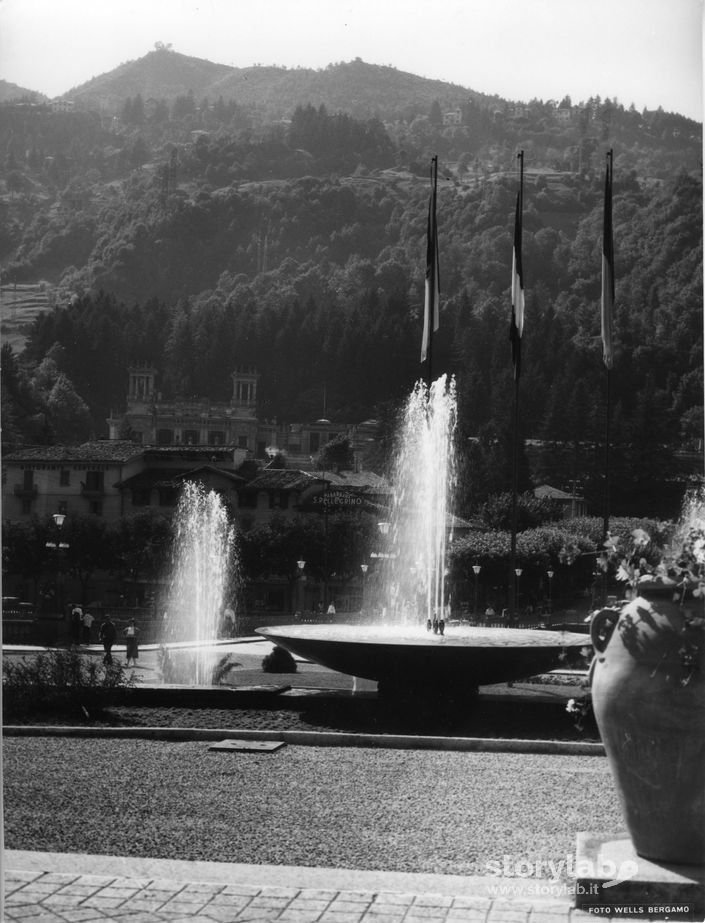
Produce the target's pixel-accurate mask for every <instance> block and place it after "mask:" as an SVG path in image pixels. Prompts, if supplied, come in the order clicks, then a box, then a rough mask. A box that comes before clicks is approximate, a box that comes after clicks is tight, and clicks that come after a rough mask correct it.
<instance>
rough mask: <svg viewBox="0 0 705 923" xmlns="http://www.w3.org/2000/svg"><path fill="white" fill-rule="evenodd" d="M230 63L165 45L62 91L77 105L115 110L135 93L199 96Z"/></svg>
mask: <svg viewBox="0 0 705 923" xmlns="http://www.w3.org/2000/svg"><path fill="white" fill-rule="evenodd" d="M232 70H233V68H232V67H227V66H226V65H224V64H213V63H212V62H211V61H205V60H203V59H202V58H192V57H188V56H186V55H182V54H177V53H176V52H174V51H170V50H168V49H166V48H159V49H156V50H155V51H151V52H149V54H146V55H145V56H144V57H142V58H139V59H138V60H137V61H128V62H126V63H125V64H121V65H120V66H119V67H116V68H115V69H114V70H112V71H109V72H108V73H106V74H101V75H100V76H99V77H94V78H93V79H92V80H89V81H88V82H87V83H84V84H81V85H80V86H78V87H74V88H73V89H72V90H69V91H68V93H65V94H64V97H63V98H65V99H72V100H74V102H75V103H76V104H77V105H78V106H79V107H80V108H87V109H102V110H105V111H108V112H109V111H115V112H117V111H119V109H120V107H121V106H122V105H123V103H124V102H125V100H126V99H128V98H129V97H132V96H137V95H138V94H139V95H140V96H142V98H143V99H149V98H154V99H165V100H167V101H169V102H172V101H173V100H174V99H176V97H178V96H185V95H186V94H188V93H193V95H194V96H195V98H196V99H198V100H200V99H202V98H203V97H204V96H208V95H209V91H210V88H211V87H212V86H213V84H216V83H218V82H219V81H220V80H222V79H223V78H224V77H225V76H226V75H228V74H230V73H231V72H232Z"/></svg>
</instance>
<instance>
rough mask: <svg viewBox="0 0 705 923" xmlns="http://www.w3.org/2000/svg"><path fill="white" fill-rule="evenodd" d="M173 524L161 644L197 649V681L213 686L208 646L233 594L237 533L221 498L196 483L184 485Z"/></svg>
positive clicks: (195, 676)
mask: <svg viewBox="0 0 705 923" xmlns="http://www.w3.org/2000/svg"><path fill="white" fill-rule="evenodd" d="M174 523H175V535H174V549H173V554H172V568H171V579H170V581H169V592H168V595H167V598H166V600H165V602H164V607H163V612H164V614H163V617H162V618H163V623H164V624H163V629H162V640H163V641H187V642H189V643H190V644H193V645H194V649H195V653H194V657H193V664H194V666H193V677H192V681H193V682H194V683H196V684H199V685H201V684H208V683H210V681H211V677H210V672H211V671H212V667H213V664H212V658H211V657H210V656H209V653H208V650H207V645H208V643H209V642H212V641H214V640H215V639H216V638H217V637H218V634H219V628H220V624H221V619H222V616H223V609H224V606H225V605H226V601H227V600H228V599H229V596H230V594H231V591H232V580H233V571H234V569H235V567H236V562H235V530H234V528H233V527H232V526H231V525H230V523H229V521H228V515H227V511H226V509H225V507H224V505H223V501H222V500H221V498H220V496H219V495H218V494H217V493H216V492H215V491H209V492H206V491H205V489H204V488H203V487H202V486H201V485H200V484H196V483H187V484H185V486H184V488H183V491H182V493H181V497H180V499H179V504H178V507H177V510H176V515H175V517H174Z"/></svg>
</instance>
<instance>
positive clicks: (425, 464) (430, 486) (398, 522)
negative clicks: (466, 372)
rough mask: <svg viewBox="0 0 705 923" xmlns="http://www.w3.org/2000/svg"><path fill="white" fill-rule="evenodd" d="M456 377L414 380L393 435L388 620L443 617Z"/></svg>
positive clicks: (384, 578) (432, 621)
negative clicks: (431, 380)
mask: <svg viewBox="0 0 705 923" xmlns="http://www.w3.org/2000/svg"><path fill="white" fill-rule="evenodd" d="M456 418H457V401H456V391H455V379H454V378H450V379H448V378H447V377H446V376H445V375H442V376H441V377H440V378H438V380H437V381H435V382H433V383H432V384H431V386H430V388H429V387H427V386H426V384H425V383H424V382H422V381H419V382H417V384H416V386H415V388H414V390H413V392H412V393H411V395H410V396H409V398H408V400H407V402H406V405H405V407H404V412H403V415H402V420H401V424H400V430H399V434H398V448H397V452H396V459H395V463H394V468H393V474H392V481H393V503H392V510H391V517H390V524H389V529H388V530H387V539H388V545H387V551H386V552H383V555H384V556H383V557H382V559H381V560H382V566H381V568H380V574H379V582H378V586H379V587H380V593H381V598H382V606H383V608H384V609H386V615H387V619H386V620H387V621H390V622H393V623H400V622H401V623H407V624H417V625H425V626H426V627H432V626H433V627H434V630H437V626H438V624H439V623H440V622H441V620H442V619H443V617H444V612H445V609H446V606H447V605H448V603H449V601H450V600H449V598H448V594H447V588H446V548H447V543H448V540H449V528H448V527H449V521H450V511H451V508H452V500H453V496H454V492H455V487H456V460H455V458H456V456H455V447H454V433H455V427H456Z"/></svg>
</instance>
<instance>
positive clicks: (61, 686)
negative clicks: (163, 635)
mask: <svg viewBox="0 0 705 923" xmlns="http://www.w3.org/2000/svg"><path fill="white" fill-rule="evenodd" d="M132 682H133V681H132V679H131V678H130V677H128V675H127V673H126V671H125V668H124V667H123V665H122V664H121V663H119V662H117V661H116V662H114V663H112V664H110V665H105V664H103V663H102V662H100V661H98V660H96V659H95V658H93V657H86V656H84V655H82V654H81V653H79V652H78V651H76V650H74V649H71V650H66V651H64V650H60V651H47V652H44V653H41V654H38V655H37V656H36V657H33V658H31V659H30V658H27V659H24V658H23V659H14V658H10V657H6V658H5V659H4V661H3V667H2V695H3V712H4V718H5V719H7V718H9V717H22V716H24V715H30V714H33V713H36V712H39V713H41V712H63V711H74V710H78V709H80V710H81V711H82V712H83V714H84V716H85V717H90V716H91V715H92V714H95V713H97V712H101V711H102V710H103V709H104V708H106V707H107V706H108V705H110V704H112V702H113V701H114V699H115V691H116V690H118V689H126V688H129V687H130V686H131V685H132Z"/></svg>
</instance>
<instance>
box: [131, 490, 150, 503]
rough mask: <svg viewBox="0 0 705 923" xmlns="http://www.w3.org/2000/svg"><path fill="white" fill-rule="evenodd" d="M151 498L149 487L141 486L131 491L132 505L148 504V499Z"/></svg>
mask: <svg viewBox="0 0 705 923" xmlns="http://www.w3.org/2000/svg"><path fill="white" fill-rule="evenodd" d="M150 499H151V491H150V490H149V488H146V487H142V488H140V489H137V490H133V491H132V505H133V506H149V501H150Z"/></svg>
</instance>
